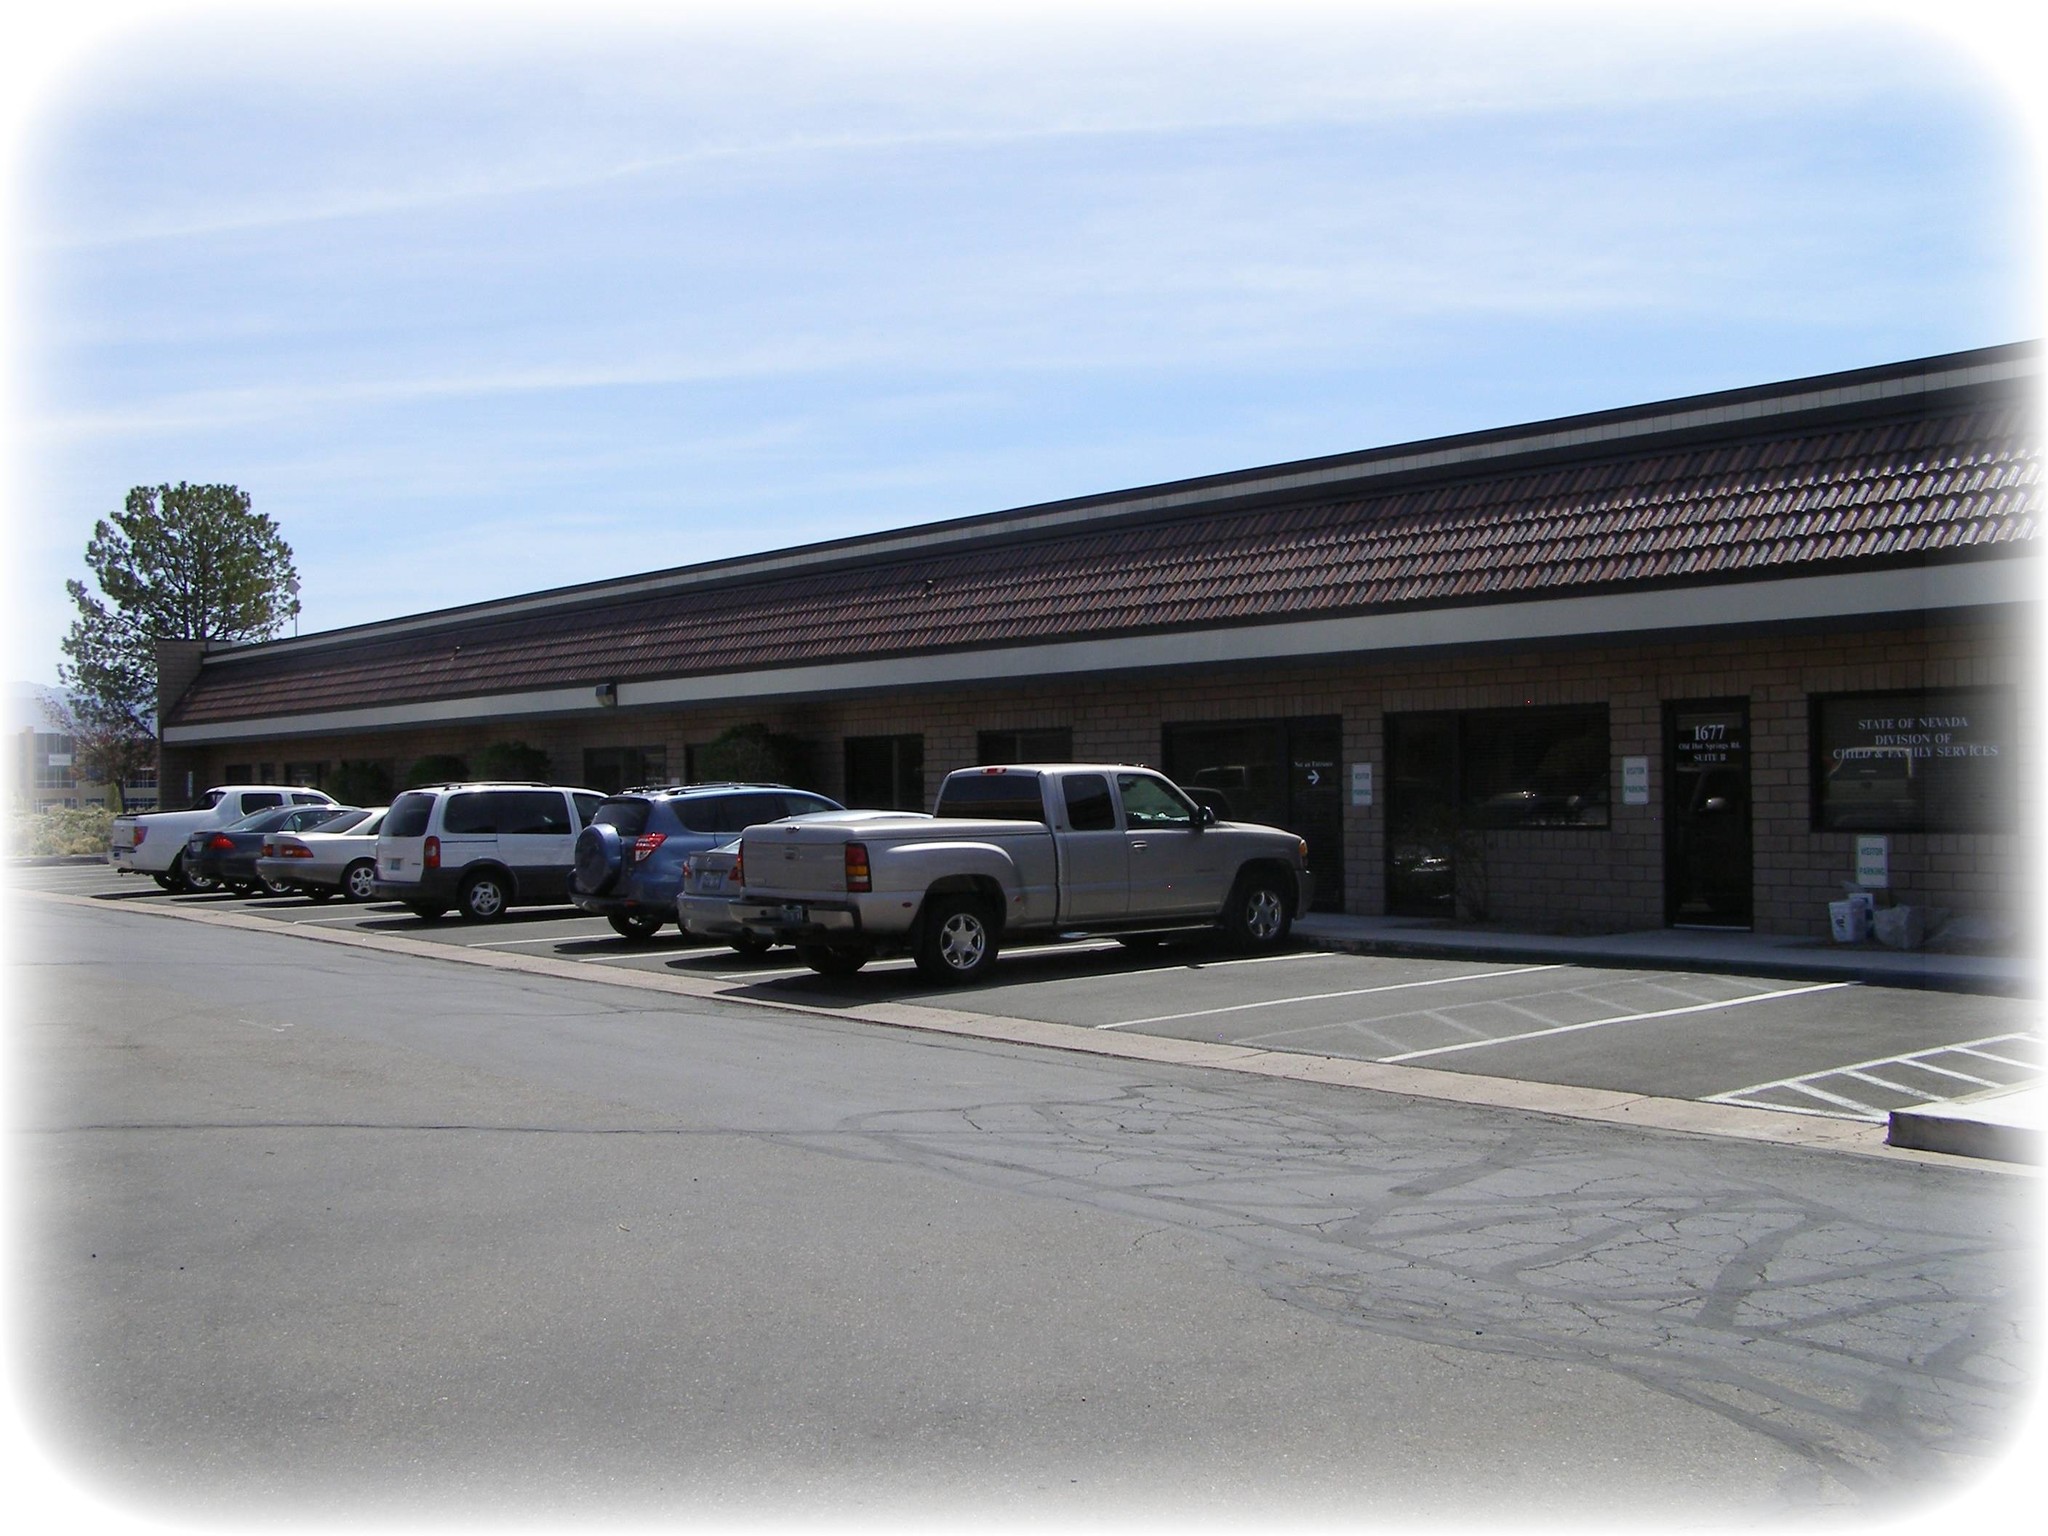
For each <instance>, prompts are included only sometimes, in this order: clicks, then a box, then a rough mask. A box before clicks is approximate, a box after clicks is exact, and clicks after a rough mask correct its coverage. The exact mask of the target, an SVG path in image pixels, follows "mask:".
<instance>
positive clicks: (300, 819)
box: [276, 805, 361, 832]
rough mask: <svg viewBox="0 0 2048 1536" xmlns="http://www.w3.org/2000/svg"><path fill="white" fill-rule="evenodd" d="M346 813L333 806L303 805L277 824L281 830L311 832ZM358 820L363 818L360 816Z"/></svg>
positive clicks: (287, 814)
mask: <svg viewBox="0 0 2048 1536" xmlns="http://www.w3.org/2000/svg"><path fill="white" fill-rule="evenodd" d="M344 814H346V813H345V812H342V811H339V810H336V809H335V808H334V807H333V806H331V805H328V806H320V805H302V806H299V807H298V808H297V809H296V810H293V811H290V812H287V813H286V815H285V818H284V820H283V821H281V822H279V823H278V824H277V829H276V830H278V831H280V832H310V831H312V830H313V828H315V827H324V826H326V825H327V824H328V823H329V822H331V821H333V820H334V819H335V818H336V817H338V816H342V815H344ZM357 819H358V820H360V819H361V818H360V817H358V818H357Z"/></svg>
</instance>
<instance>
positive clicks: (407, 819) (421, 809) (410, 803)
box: [383, 794, 434, 837]
mask: <svg viewBox="0 0 2048 1536" xmlns="http://www.w3.org/2000/svg"><path fill="white" fill-rule="evenodd" d="M433 816H434V797H433V796H432V795H424V794H421V795H400V796H399V797H398V798H397V799H396V800H394V801H392V802H391V813H390V814H389V815H388V816H386V817H385V818H384V831H383V835H384V836H385V837H425V836H426V834H427V823H428V822H429V821H431V820H432V819H433Z"/></svg>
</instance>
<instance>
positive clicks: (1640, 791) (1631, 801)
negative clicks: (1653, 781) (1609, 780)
mask: <svg viewBox="0 0 2048 1536" xmlns="http://www.w3.org/2000/svg"><path fill="white" fill-rule="evenodd" d="M1621 803H1622V804H1623V805H1648V804H1649V803H1650V760H1649V759H1648V758H1647V757H1624V758H1623V759H1622V760H1621Z"/></svg>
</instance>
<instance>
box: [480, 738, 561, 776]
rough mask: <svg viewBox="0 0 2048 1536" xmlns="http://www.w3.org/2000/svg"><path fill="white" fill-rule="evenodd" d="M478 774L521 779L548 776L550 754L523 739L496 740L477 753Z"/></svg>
mask: <svg viewBox="0 0 2048 1536" xmlns="http://www.w3.org/2000/svg"><path fill="white" fill-rule="evenodd" d="M476 776H477V777H478V778H480V779H505V780H509V781H512V782H514V783H516V782H518V781H519V780H521V779H538V780H540V781H542V782H543V783H545V782H546V781H547V777H548V755H547V753H545V752H543V751H541V749H540V748H539V747H529V746H528V745H527V744H526V743H525V742H523V741H494V742H492V743H491V744H490V745H489V746H488V747H485V748H484V749H483V751H481V752H479V753H477V755H476Z"/></svg>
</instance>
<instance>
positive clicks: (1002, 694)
mask: <svg viewBox="0 0 2048 1536" xmlns="http://www.w3.org/2000/svg"><path fill="white" fill-rule="evenodd" d="M2023 656H2024V646H2023V644H2022V643H2021V640H2020V638H2019V637H2018V636H2017V635H2016V634H2015V633H2014V632H2013V631H2012V630H2011V629H2008V628H2004V627H1999V626H1993V625H1970V624H1960V623H1956V624H1941V625H1934V626H1930V627H1910V628H1897V629H1886V630H1863V631H1855V632H1843V633H1838V634H1805V635H1773V636H1767V637H1757V636H1751V637H1748V638H1743V639H1731V640H1696V641H1689V642H1685V643H1681V644H1672V643H1657V644H1646V645H1642V646H1625V645H1615V646H1605V647H1586V648H1571V649H1554V650H1537V649H1530V650H1526V651H1520V652H1513V653H1506V654H1503V653H1497V652H1485V653H1482V652H1477V651H1473V652H1464V653H1459V654H1446V655H1436V656H1428V657H1416V656H1413V655H1409V656H1401V657H1395V658H1391V659H1385V660H1379V659H1373V658H1369V657H1355V658H1346V659H1342V660H1333V661H1328V662H1323V663H1319V664H1315V665H1302V666H1289V667H1284V668H1281V667H1263V668H1258V669H1252V668H1246V669H1243V670H1219V669H1216V668H1212V667H1205V668H1203V669H1202V670H1200V671H1199V672H1197V671H1194V670H1192V669H1191V670H1189V671H1188V672H1186V673H1177V674H1164V675H1157V676H1149V677H1142V678H1097V677H1090V678H1077V679H1068V678H1060V677H1054V678H1046V679H1043V680H1041V681H1038V682H1035V683H1024V684H1016V685H1008V686H1004V687H1000V688H997V687H989V688H978V689H934V690H917V691H907V690H906V691H900V692H893V693H889V694H878V695H868V696H856V697H846V698H837V699H824V700H816V701H809V702H804V703H793V704H774V705H766V706H762V707H760V708H749V707H746V706H743V705H726V706H721V707H718V708H715V709H701V710H667V709H665V710H651V711H623V712H622V711H615V710H605V711H602V712H601V713H600V712H597V711H595V710H593V711H592V712H591V713H590V714H587V715H583V716H578V717H575V718H573V719H557V720H547V721H530V720H516V721H503V722H496V723H492V722H486V723H482V724H478V725H469V726H461V727H447V728H441V729H435V730H423V731H408V732H390V733H378V734H375V735H367V736H361V737H356V738H353V739H350V738H343V737H325V738H313V739H300V740H292V741H288V742H270V743H264V744H261V745H260V746H259V745H256V744H248V745H243V746H238V747H230V748H227V749H212V750H209V751H206V752H203V753H192V754H190V756H191V758H192V759H194V760H195V761H196V762H197V763H198V764H199V765H200V766H201V771H200V773H199V779H200V782H201V785H202V787H203V785H204V784H205V783H207V782H212V781H213V780H210V779H209V778H208V776H207V775H208V773H212V774H214V775H216V776H217V775H218V773H219V772H220V770H221V769H222V768H223V767H224V766H225V765H226V764H228V763H230V762H235V763H241V762H250V761H256V760H273V761H278V762H282V761H284V760H287V759H289V760H292V761H301V760H306V759H316V760H324V761H326V762H327V763H329V764H330V765H332V763H333V762H335V761H336V760H338V759H340V758H343V757H373V758H380V759H383V760H386V761H389V762H391V763H392V764H393V767H394V771H395V772H396V773H402V772H403V770H404V768H405V766H406V765H407V764H409V763H411V762H412V761H413V760H415V759H416V758H418V757H421V756H423V755H425V754H427V753H429V752H444V751H445V752H459V753H465V754H473V753H475V752H476V751H477V750H478V749H480V748H481V747H483V746H485V745H487V744H488V743H490V742H492V741H497V740H505V739H519V740H524V741H526V742H529V743H530V744H532V745H534V746H537V747H541V748H543V749H544V750H546V751H547V752H549V753H550V754H551V756H552V758H553V769H554V772H555V775H556V776H557V777H558V778H562V779H564V780H566V781H570V782H574V781H575V780H576V778H577V776H578V775H580V773H581V771H582V753H583V749H584V748H585V747H596V746H650V745H660V746H664V747H666V749H667V751H668V761H669V766H670V769H671V771H672V772H673V773H675V774H677V775H680V774H681V772H682V766H683V763H684V749H685V748H686V747H689V746H692V745H702V744H704V743H706V742H709V741H711V740H712V739H713V738H715V737H716V736H718V735H719V734H720V733H721V732H722V731H724V730H726V729H727V728H729V727H731V726H734V725H741V724H747V723H750V722H755V721H758V722H760V723H762V724H765V725H767V726H768V727H769V728H770V729H771V730H776V731H786V732H789V733H790V734H793V735H797V736H800V737H802V738H804V739H806V740H808V741H810V742H812V743H814V759H815V765H816V768H817V772H818V780H819V782H818V783H817V784H816V786H815V787H817V788H819V789H821V790H823V791H824V792H826V793H828V794H841V793H843V790H844V784H843V773H844V765H843V750H842V744H843V743H844V741H845V739H846V738H847V737H849V736H875V735H898V734H922V735H923V737H924V742H925V784H926V793H927V795H930V794H931V793H934V792H935V791H936V790H937V787H938V784H939V781H940V779H941V778H943V777H944V775H945V774H946V773H947V772H949V771H951V770H952V769H954V768H960V767H965V766H968V765H969V764H970V763H972V761H973V759H974V752H975V739H976V735H977V733H978V732H980V731H983V730H1010V729H1019V728H1024V727H1031V726H1067V727H1069V728H1071V730H1072V732H1073V740H1074V754H1075V756H1076V758H1078V759H1081V760H1084V761H1089V760H1101V761H1111V762H1133V763H1155V764H1156V763H1157V762H1158V760H1159V755H1160V744H1161V730H1162V727H1163V726H1164V725H1166V724H1167V723H1169V722H1195V721H1227V720H1256V719H1274V718H1288V717H1299V716H1312V715H1332V714H1334V715H1339V716H1341V717H1342V719H1343V750H1344V755H1345V762H1344V765H1343V768H1342V770H1341V771H1342V772H1343V773H1344V774H1345V775H1346V778H1345V782H1344V784H1343V786H1342V788H1343V791H1344V798H1345V801H1346V805H1345V810H1344V836H1343V847H1344V859H1345V865H1346V880H1345V888H1346V892H1347V903H1348V905H1349V906H1350V908H1351V910H1353V911H1356V912H1361V913H1376V912H1379V911H1380V910H1382V903H1383V899H1384V879H1383V875H1382V861H1383V859H1384V857H1385V851H1386V850H1385V838H1384V825H1383V816H1384V811H1385V796H1386V782H1387V765H1386V753H1385V717H1386V715H1387V714H1389V713H1395V712H1405V711H1414V710H1443V709H1491V708H1500V707H1513V706H1521V705H1541V704H1605V705H1606V706H1607V708H1608V728H1609V733H1610V743H1609V745H1610V757H1611V770H1610V771H1611V775H1612V777H1611V784H1610V799H1611V804H1612V810H1611V823H1610V825H1609V826H1608V827H1606V828H1604V829H1587V830H1577V829H1532V830H1511V831H1497V832H1493V833H1490V834H1488V840H1487V846H1488V864H1489V886H1490V891H1491V895H1492V898H1493V907H1494V910H1495V913H1496V914H1497V916H1498V917H1499V918H1500V919H1502V920H1503V921H1506V922H1510V923H1513V922H1531V923H1533V922H1541V923H1545V924H1552V923H1557V922H1560V921H1567V920H1568V921H1570V922H1572V923H1575V924H1577V925H1582V926H1585V927H1589V928H1654V927H1658V926H1661V925H1662V923H1663V914H1664V894H1663V893H1664V869H1663V791H1664V782H1663V779H1664V762H1663V756H1664V743H1663V709H1664V705H1665V703H1666V702H1667V701H1672V700H1687V699H1711V698H1736V699H1747V700H1748V703H1749V711H1750V734H1751V748H1750V763H1751V779H1752V790H1753V796H1754V819H1753V839H1754V854H1755V904H1756V928H1757V930H1758V931H1759V932H1764V933H1776V934H1802V935H1813V936H1822V935H1824V934H1825V932H1826V928H1827V907H1826V904H1827V902H1828V901H1829V900H1831V899H1836V898H1838V897H1839V896H1840V894H1841V886H1842V883H1843V882H1844V881H1847V880H1849V879H1850V878H1851V877H1852V876H1853V873H1854V868H1853V865H1854V856H1855V838H1854V835H1853V834H1850V833H1826V832H1816V831H1814V830H1812V828H1811V825H1810V814H1811V813H1810V804H1809V788H1808V778H1809V768H1808V742H1807V735H1808V718H1809V717H1808V709H1809V699H1810V697H1811V696H1812V695H1815V694H1827V693H1841V692H1855V691H1862V690H1886V689H1910V688H1938V687H1961V686H1972V685H1981V684H2011V683H2014V682H2015V681H2016V680H2017V678H2018V677H2019V676H2020V672H2021V667H2022V665H2023ZM2018 729H2019V734H2020V739H2019V740H2018V742H2016V743H2015V747H2016V749H2017V752H2018V755H2019V763H2018V768H2019V772H2020V776H2021V782H2023V783H2024V782H2028V781H2029V778H2028V775H2029V768H2030V765H2031V764H2033V763H2034V762H2035V761H2036V760H2037V749H2036V747H2035V741H2034V724H2033V722H2032V720H2031V719H2029V718H2028V717H2027V716H2026V715H2025V713H2024V712H2022V713H2021V716H2020V724H2019V728H2018ZM1629 756H1640V757H1647V758H1648V759H1649V760H1650V803H1649V804H1648V805H1646V806H1628V805H1624V804H1623V803H1622V788H1621V760H1622V759H1623V758H1624V757H1629ZM1360 762H1365V763H1370V764H1372V765H1373V770H1374V779H1375V793H1376V801H1377V803H1376V804H1374V805H1372V806H1370V807H1353V806H1351V805H1350V804H1349V803H1348V802H1349V780H1348V775H1349V772H1350V768H1351V765H1353V764H1356V763H1360ZM2019 847H2020V839H2019V837H2018V836H2017V833H2016V832H2015V833H1999V834H1990V833H1983V834H1894V835H1893V837H1892V840H1891V869H1892V884H1893V888H1894V890H1895V892H1896V893H1897V895H1898V898H1899V899H1901V900H1910V901H1915V902H1921V903H1925V904H1928V905H1932V906H1938V907H1946V908H1950V909H1954V910H1961V911H1970V912H1983V913H1992V914H2009V913H2010V912H2011V911H2012V910H2013V908H2014V907H2015V905H2016V903H2017V901H2018V899H2019V893H2020V886H2021V874H2022V870H2021V866H2020V863H2019Z"/></svg>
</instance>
